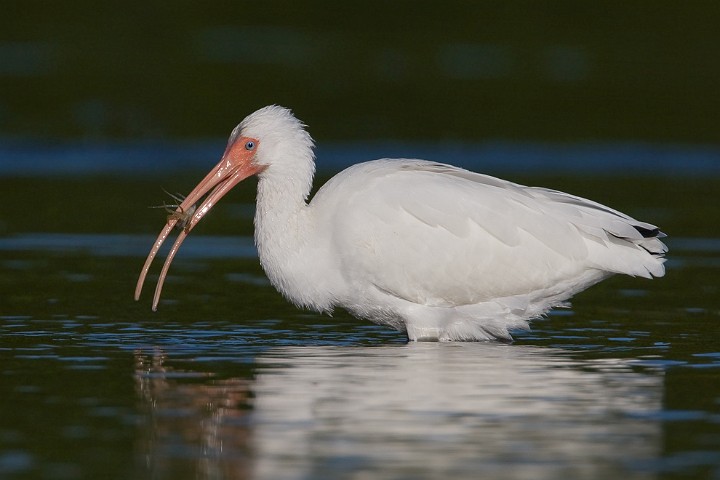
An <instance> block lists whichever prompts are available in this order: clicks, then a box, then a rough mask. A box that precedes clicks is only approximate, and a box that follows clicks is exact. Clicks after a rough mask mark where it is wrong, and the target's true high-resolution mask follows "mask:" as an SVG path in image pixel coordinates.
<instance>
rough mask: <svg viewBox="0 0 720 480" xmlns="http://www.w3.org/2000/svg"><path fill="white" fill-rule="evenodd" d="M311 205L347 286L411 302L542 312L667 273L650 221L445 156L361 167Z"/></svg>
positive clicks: (342, 175) (342, 176)
mask: <svg viewBox="0 0 720 480" xmlns="http://www.w3.org/2000/svg"><path fill="white" fill-rule="evenodd" d="M312 204H313V207H314V208H315V209H316V210H317V214H318V215H319V219H320V221H321V222H326V225H329V226H332V227H331V233H330V235H332V238H331V241H330V245H331V248H332V250H333V251H334V252H335V255H337V256H338V260H339V262H340V264H341V268H342V271H343V272H346V273H345V275H346V278H347V280H348V284H349V285H351V287H350V288H352V289H354V291H358V290H365V291H375V292H381V294H382V295H387V296H388V297H394V298H395V299H398V300H401V301H405V302H409V303H410V304H413V305H422V306H428V307H440V308H458V307H460V308H465V309H467V308H470V307H471V306H472V305H480V304H487V303H488V302H497V301H502V300H500V299H505V301H506V302H509V303H513V302H517V301H518V299H520V303H521V304H525V303H528V308H526V311H527V312H526V313H527V316H535V315H538V314H541V313H544V310H547V309H548V308H550V307H552V306H554V304H558V303H560V302H561V301H562V300H565V299H567V298H568V297H569V296H571V295H573V294H574V293H577V292H578V291H580V290H583V289H584V288H586V287H587V286H589V285H591V284H593V283H596V282H597V281H600V280H602V279H603V278H605V277H606V276H608V275H610V274H614V273H623V274H628V275H634V276H642V277H648V278H649V277H652V276H656V277H658V276H662V275H663V274H664V267H663V262H664V258H663V254H664V253H665V251H666V250H667V249H666V247H665V245H664V244H663V243H662V242H661V241H660V240H659V239H658V237H659V236H662V234H661V233H660V232H659V230H658V229H657V228H656V227H655V226H654V225H650V224H647V223H644V222H639V221H636V220H634V219H633V218H631V217H629V216H627V215H624V214H622V213H620V212H618V211H616V210H613V209H610V208H608V207H605V206H603V205H601V204H598V203H596V202H592V201H590V200H586V199H583V198H580V197H576V196H573V195H569V194H565V193H562V192H557V191H554V190H548V189H543V188H534V187H525V186H521V185H518V184H514V183H512V182H508V181H505V180H500V179H497V178H494V177H490V176H487V175H481V174H477V173H473V172H469V171H467V170H462V169H459V168H455V167H452V166H448V165H444V164H438V163H432V162H427V161H420V160H376V161H372V162H366V163H362V164H358V165H355V166H353V167H350V168H349V169H347V170H345V171H343V172H341V173H340V174H338V175H337V176H336V177H334V178H333V179H332V180H331V181H329V182H328V183H327V184H326V185H325V186H324V187H323V188H322V189H321V190H320V191H319V192H318V194H317V195H316V196H315V199H313V202H312ZM548 298H552V300H551V301H549V302H544V300H543V299H548ZM533 302H535V303H536V305H535V306H534V307H532V306H531V305H529V304H531V303H533ZM538 302H540V303H538Z"/></svg>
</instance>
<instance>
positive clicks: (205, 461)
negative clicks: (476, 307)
mask: <svg viewBox="0 0 720 480" xmlns="http://www.w3.org/2000/svg"><path fill="white" fill-rule="evenodd" d="M197 176H199V175H197ZM192 177H194V175H187V178H186V177H178V178H176V179H173V178H171V179H170V181H171V182H173V184H171V185H168V184H167V181H168V179H167V178H163V179H159V178H158V179H149V180H146V181H137V180H131V179H128V178H125V177H114V178H109V177H85V178H81V179H70V178H67V177H48V178H45V179H36V178H35V179H34V178H28V177H24V178H4V179H2V180H1V182H2V184H3V185H2V186H3V187H5V188H3V189H2V192H3V193H1V194H0V195H2V196H3V197H4V198H3V202H4V204H5V205H6V206H7V207H6V208H5V210H4V216H3V217H2V219H3V228H4V235H3V236H2V237H0V292H2V298H1V302H2V303H1V304H0V476H2V477H3V478H52V479H55V478H57V479H64V478H133V479H135V478H158V479H163V478H167V479H182V478H268V479H271V478H272V479H276V478H290V479H296V478H297V479H318V478H319V479H322V478H327V479H335V478H368V477H370V478H478V477H483V478H529V477H533V478H548V479H550V478H618V477H622V478H643V479H644V478H717V477H718V476H720V340H718V335H717V332H718V319H719V316H718V315H719V312H720V302H719V301H718V293H719V292H718V288H719V287H720V282H719V281H718V278H719V276H718V273H719V271H718V269H719V268H720V238H719V237H717V235H716V232H715V230H714V225H713V222H712V221H711V219H713V218H718V211H717V210H718V208H720V207H718V205H720V202H718V201H717V200H718V198H717V193H716V192H717V191H720V190H718V189H716V188H715V187H716V186H717V185H716V183H717V182H716V181H715V180H713V179H712V178H699V177H683V178H668V177H664V176H661V177H643V178H641V179H640V178H633V177H627V178H611V177H602V176H596V177H587V176H568V175H565V176H555V177H550V176H545V177H537V178H528V179H527V181H528V183H539V184H543V185H546V186H551V187H555V188H562V189H567V190H570V191H573V192H575V193H580V192H584V193H585V194H587V195H588V196H591V197H593V198H596V199H598V200H601V201H603V202H606V203H609V204H611V205H613V206H614V207H617V208H620V209H621V210H625V211H628V213H630V214H633V215H637V216H638V217H641V218H643V219H647V220H650V221H655V222H658V223H660V224H661V225H662V226H663V228H664V229H665V230H666V231H668V232H669V233H670V234H671V236H670V237H669V238H668V244H669V246H670V248H671V255H670V257H669V261H668V263H667V266H668V274H667V276H666V277H665V278H663V279H658V280H653V281H647V280H643V279H632V278H627V277H625V278H620V277H616V278H612V279H610V280H608V281H606V282H603V283H602V284H600V285H598V286H596V287H594V288H592V289H590V290H588V291H587V292H585V293H583V294H581V295H579V296H577V297H576V299H575V300H574V306H573V308H572V309H567V310H560V311H557V312H556V313H554V314H552V315H550V316H549V317H547V318H544V319H540V320H537V321H535V322H534V323H533V330H532V331H531V332H525V333H519V334H517V335H516V342H515V343H514V344H513V345H499V344H494V343H470V344H442V343H435V344H422V343H421V344H415V343H413V344H407V343H406V342H405V339H404V337H403V336H402V335H401V334H398V333H397V332H394V331H392V330H388V329H385V328H383V327H379V326H375V325H372V324H369V323H366V322H362V321H358V320H355V319H353V318H352V317H350V316H348V315H347V314H345V313H343V312H341V311H339V312H337V313H336V314H335V315H334V316H333V317H332V318H330V317H325V316H320V315H316V314H313V313H309V312H303V311H299V310H297V309H295V308H294V307H292V306H291V305H288V304H287V303H286V302H285V301H284V300H283V299H282V298H281V297H280V295H279V294H278V293H277V292H275V291H274V289H272V287H271V286H270V285H269V284H268V282H267V280H266V279H265V276H264V275H263V273H262V271H261V270H260V267H259V266H258V262H257V259H256V256H255V251H254V248H253V246H252V241H251V238H250V237H248V236H247V235H248V233H249V231H250V223H251V217H252V206H251V204H249V203H248V202H249V201H250V199H251V198H252V194H253V192H252V185H251V186H250V187H249V188H246V189H245V190H241V191H239V192H238V193H236V194H234V195H232V196H231V197H230V198H228V199H227V202H225V203H224V204H223V205H221V206H219V207H218V211H217V212H216V213H215V214H214V217H213V216H211V218H208V219H207V223H205V222H204V223H205V224H204V225H201V226H200V227H199V228H198V229H196V231H194V232H193V235H192V236H191V238H190V239H189V240H188V241H187V242H186V245H185V246H184V247H183V250H182V251H181V253H180V254H179V255H178V258H177V259H176V261H175V263H174V265H173V268H172V270H171V275H170V276H169V278H168V281H167V284H166V287H165V291H164V296H163V301H162V302H161V304H160V309H159V311H158V312H157V313H153V312H151V311H150V299H149V293H147V292H146V293H145V296H143V298H142V300H141V302H139V303H136V302H134V301H132V292H133V288H134V284H135V280H136V278H137V274H138V272H139V269H140V267H141V265H142V262H143V260H144V256H145V254H146V252H147V250H148V248H149V247H150V245H151V243H152V241H153V238H154V234H155V233H156V231H157V230H159V228H160V227H161V225H162V222H163V219H164V214H163V213H162V212H159V211H157V210H150V209H147V208H146V207H147V206H148V205H152V204H157V203H158V200H159V201H160V202H161V201H162V200H163V195H164V194H163V193H162V191H161V190H160V189H159V186H160V185H163V186H165V187H166V188H171V189H173V190H180V191H184V190H185V189H186V188H188V187H189V186H190V185H189V184H191V183H193V182H194V180H195V179H194V178H192ZM533 180H534V181H533ZM523 181H525V180H523ZM186 183H187V184H188V187H185V184H186ZM31 187H32V188H31ZM9 191H12V194H11V193H8V192H9ZM638 192H642V194H638ZM694 192H703V195H704V197H703V198H705V201H703V202H698V201H697V198H698V196H695V197H693V196H692V195H693V194H694ZM48 198H57V199H62V203H61V205H60V206H59V207H57V208H55V207H53V205H54V204H53V203H51V202H47V199H48ZM118 198H122V201H118ZM38 199H44V200H43V202H44V203H43V202H41V201H39V200H38ZM153 281H154V277H152V278H150V284H152V282H153ZM149 286H150V285H149Z"/></svg>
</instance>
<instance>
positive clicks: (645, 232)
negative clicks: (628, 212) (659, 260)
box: [633, 225, 665, 238]
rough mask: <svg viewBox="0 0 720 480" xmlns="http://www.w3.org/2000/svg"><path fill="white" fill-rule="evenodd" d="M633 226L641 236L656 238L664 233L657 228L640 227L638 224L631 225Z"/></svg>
mask: <svg viewBox="0 0 720 480" xmlns="http://www.w3.org/2000/svg"><path fill="white" fill-rule="evenodd" d="M633 228H634V229H635V230H637V231H638V233H640V235H642V236H643V238H658V237H664V236H665V234H664V233H663V232H661V231H660V229H659V228H657V227H655V228H645V227H640V226H638V225H633Z"/></svg>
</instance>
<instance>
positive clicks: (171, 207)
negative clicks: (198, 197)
mask: <svg viewBox="0 0 720 480" xmlns="http://www.w3.org/2000/svg"><path fill="white" fill-rule="evenodd" d="M163 192H165V193H166V194H167V195H169V196H170V198H172V199H173V200H175V202H177V203H174V204H167V203H163V204H162V205H153V206H152V207H148V208H164V209H165V211H166V212H167V213H168V216H167V221H168V222H170V221H171V220H177V223H175V228H177V229H178V230H184V229H185V227H186V225H187V224H188V223H189V222H190V218H191V217H192V215H193V213H195V209H196V208H197V205H192V206H191V207H190V208H189V209H188V210H187V211H185V209H183V208H182V206H181V203H182V201H183V200H185V195H182V194H180V193H176V194H172V193H170V192H168V191H167V190H165V189H164V188H163Z"/></svg>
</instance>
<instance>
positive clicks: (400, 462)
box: [136, 343, 663, 480]
mask: <svg viewBox="0 0 720 480" xmlns="http://www.w3.org/2000/svg"><path fill="white" fill-rule="evenodd" d="M576 354H577V352H575V354H572V353H569V352H564V351H560V350H555V349H552V348H538V347H533V346H522V345H510V346H507V345H499V344H486V343H466V344H461V343H459V344H452V343H434V344H423V343H410V344H407V345H402V344H397V345H386V346H377V347H333V346H297V347H277V348H271V349H268V350H266V351H264V352H263V353H262V354H261V355H259V356H258V357H257V358H256V359H255V361H256V364H255V366H254V367H253V369H252V371H253V372H254V373H253V374H252V377H254V380H249V379H248V378H241V377H238V378H227V377H226V379H225V380H219V379H217V378H216V377H214V376H213V374H212V373H198V372H197V371H196V372H186V371H180V370H178V369H170V368H167V367H165V366H163V356H162V354H160V353H159V352H156V353H155V354H154V355H151V356H148V355H143V354H138V355H137V359H136V360H137V368H136V382H137V391H138V396H139V398H140V400H141V404H142V405H141V408H142V410H143V412H144V415H145V421H144V422H142V428H143V433H142V435H141V436H140V438H141V440H140V443H139V447H138V448H139V450H140V456H139V458H141V459H142V461H143V462H144V465H143V467H144V468H145V469H146V471H147V470H151V471H152V474H153V478H174V479H179V478H262V479H266V478H267V479H284V478H291V479H335V478H361V477H362V478H482V477H485V478H489V477H492V476H495V475H498V476H501V477H502V478H509V479H513V478H518V479H519V478H523V479H525V478H534V479H553V480H555V479H557V478H590V477H593V478H600V477H602V478H605V477H607V478H610V476H616V477H618V478H645V476H646V475H647V473H648V472H647V466H648V465H652V463H653V462H654V461H655V460H656V459H657V458H658V457H659V455H660V448H661V447H660V445H661V442H662V431H661V426H660V424H659V423H658V421H657V416H656V415H654V413H656V412H658V411H659V410H660V408H661V398H662V386H663V377H662V375H661V374H659V373H654V372H640V371H637V370H636V369H634V368H633V365H632V364H631V363H630V362H628V361H627V360H624V359H601V360H599V359H598V360H587V359H578V358H577V355H576ZM246 377H250V375H247V376H246ZM250 392H252V393H250ZM247 406H250V407H251V409H247Z"/></svg>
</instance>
